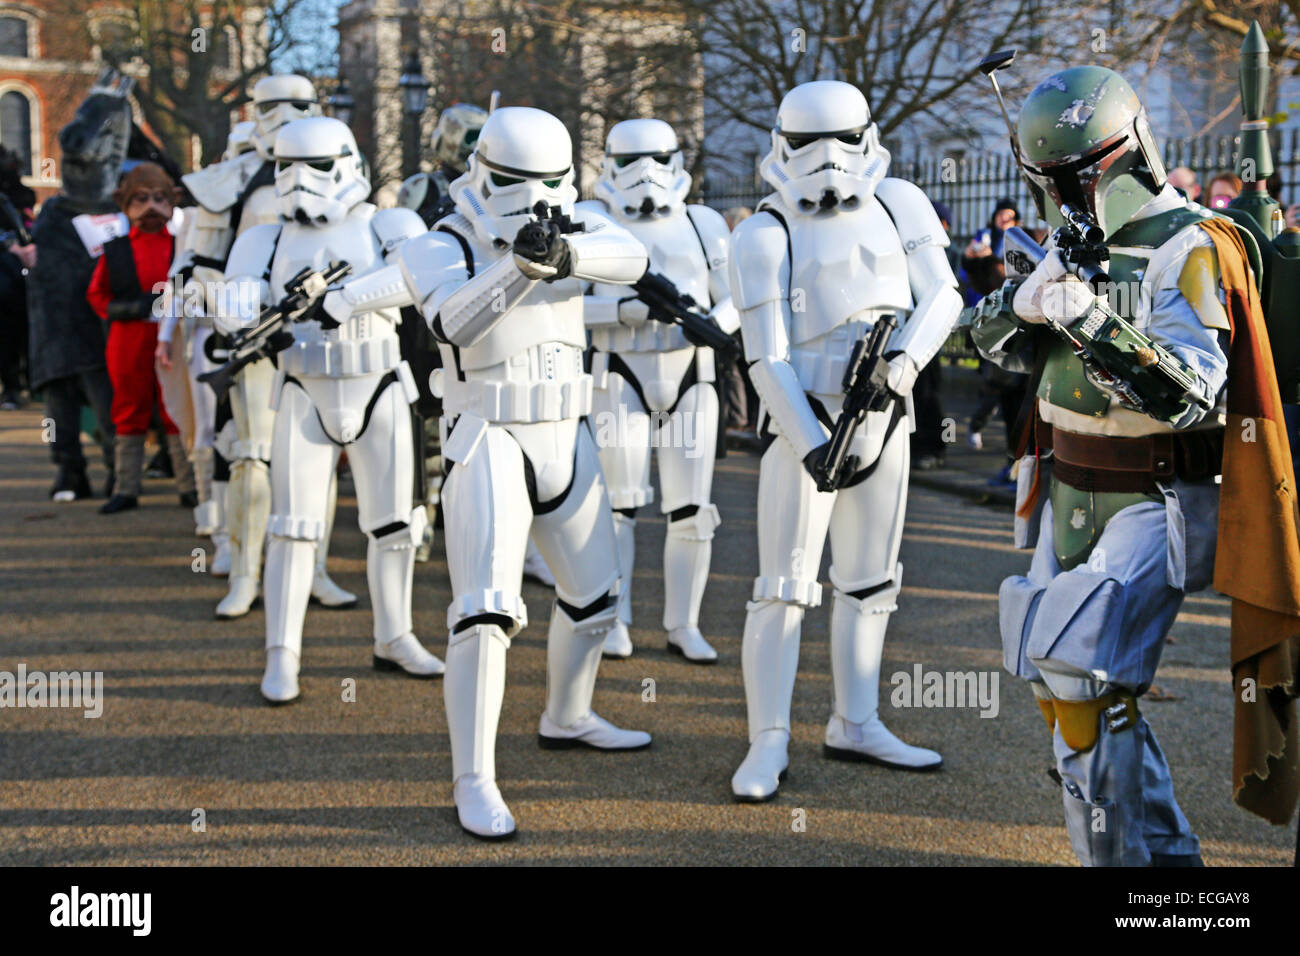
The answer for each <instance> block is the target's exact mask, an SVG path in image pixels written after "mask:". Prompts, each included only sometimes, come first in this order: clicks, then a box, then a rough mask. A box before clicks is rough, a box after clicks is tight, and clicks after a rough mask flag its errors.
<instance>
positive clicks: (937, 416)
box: [912, 200, 960, 471]
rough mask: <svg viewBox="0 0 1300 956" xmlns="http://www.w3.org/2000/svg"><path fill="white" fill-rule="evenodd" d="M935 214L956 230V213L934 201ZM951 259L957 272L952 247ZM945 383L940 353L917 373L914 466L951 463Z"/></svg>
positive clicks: (923, 467) (947, 229)
mask: <svg viewBox="0 0 1300 956" xmlns="http://www.w3.org/2000/svg"><path fill="white" fill-rule="evenodd" d="M930 204H931V205H932V206H934V211H935V214H936V215H938V217H939V223H940V224H941V225H942V226H943V231H944V232H947V233H950V232H951V230H952V213H951V212H949V211H948V207H947V206H945V205H944V204H943V203H941V202H935V201H933V200H931V203H930ZM948 258H949V259H950V260H952V265H953V271H954V273H955V272H956V270H957V268H959V267H960V262H959V261H957V256H956V253H955V252H954V250H953V249H952V247H951V246H949V248H948ZM942 386H943V369H942V366H941V365H940V357H939V356H938V355H936V356H935V357H934V358H933V359H931V360H930V362H929V364H928V365H926V367H925V368H923V369H921V371H920V372H919V373H918V374H917V376H916V384H915V385H914V386H913V387H912V408H913V411H914V412H915V413H916V431H914V432H912V467H913V468H919V469H921V470H922V471H929V470H931V469H934V468H942V467H943V466H944V465H946V464H947V460H948V454H947V451H948V447H947V445H946V444H945V443H944V440H943V403H942V400H941V398H940V389H941V388H942Z"/></svg>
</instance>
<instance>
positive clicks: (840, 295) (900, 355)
mask: <svg viewBox="0 0 1300 956" xmlns="http://www.w3.org/2000/svg"><path fill="white" fill-rule="evenodd" d="M888 164H889V154H888V152H886V151H885V150H884V149H883V148H881V146H880V144H879V140H878V134H877V131H876V127H875V125H874V124H873V123H872V122H871V116H870V112H869V110H868V108H867V102H866V99H865V98H864V97H863V95H862V93H861V92H859V91H858V90H857V89H856V88H855V87H853V86H850V85H849V84H846V83H841V82H838V81H817V82H812V83H805V84H802V85H800V86H797V87H795V88H794V89H793V90H791V91H790V92H789V93H788V94H786V96H785V98H784V99H783V100H782V102H781V107H780V110H779V112H778V114H777V126H776V128H775V129H774V130H773V131H772V149H771V151H770V152H769V153H768V155H767V157H766V158H765V159H764V160H763V163H762V166H761V172H762V175H763V177H764V178H765V179H766V180H767V181H768V182H769V183H771V184H772V185H773V186H774V187H775V188H776V190H777V191H776V192H775V193H774V194H772V195H771V196H769V197H768V198H767V199H765V200H764V201H763V203H762V204H761V205H760V207H759V212H758V213H756V214H755V215H754V216H752V217H750V218H749V219H747V220H746V221H745V222H743V223H741V224H740V225H739V226H738V227H737V228H736V231H735V233H734V234H733V238H732V249H731V289H732V293H733V295H734V297H735V302H736V306H737V308H738V309H739V310H740V319H741V327H742V329H743V333H744V340H745V357H746V360H747V361H748V362H749V363H750V364H749V369H750V376H751V378H752V380H753V383H754V388H755V390H756V391H757V392H758V395H759V398H760V399H761V401H762V405H763V419H764V431H766V432H767V433H768V434H770V435H771V436H772V438H771V444H770V445H769V447H768V448H767V450H766V451H765V452H764V454H763V459H762V464H761V469H760V473H759V487H758V516H759V518H758V526H759V536H758V550H759V577H758V578H757V580H755V582H754V591H753V596H752V600H751V601H750V602H749V603H748V604H747V605H746V611H747V614H746V618H745V631H744V643H743V646H742V667H743V671H744V679H745V698H746V702H747V705H748V717H749V741H750V747H749V753H748V755H747V756H746V758H745V760H744V762H743V763H742V764H741V765H740V768H739V769H738V770H737V771H736V773H735V775H734V776H733V777H732V781H731V785H732V791H733V792H734V794H735V796H736V798H737V799H738V800H742V801H759V800H767V799H769V798H771V797H772V796H774V795H775V794H776V792H777V788H778V787H779V781H780V779H781V778H783V777H784V776H785V771H786V767H787V765H788V758H787V745H788V743H789V739H790V698H791V694H792V692H793V689H794V680H795V673H796V671H797V668H798V659H799V632H800V625H801V622H802V619H803V615H804V612H805V610H806V609H807V608H812V607H816V606H818V605H819V604H820V603H821V597H822V591H821V585H820V584H819V583H818V581H817V570H818V568H819V567H820V564H821V554H822V547H823V545H824V543H825V539H826V535H827V531H828V529H829V532H830V541H831V555H832V563H831V569H830V579H831V584H832V586H833V587H834V599H833V607H832V610H831V628H830V630H831V672H832V679H833V680H832V682H833V686H834V699H833V706H832V714H831V718H830V722H829V723H828V724H827V727H826V737H825V743H826V748H825V753H826V755H827V756H828V757H833V758H839V759H850V760H864V761H870V762H874V763H880V764H883V765H885V766H889V767H894V768H901V769H908V770H931V769H935V768H937V767H939V766H940V764H941V758H940V756H939V754H937V753H935V752H933V751H930V750H924V749H921V748H918V747H911V746H908V745H907V744H905V743H903V742H902V741H900V740H898V739H897V738H896V737H895V736H894V735H893V734H892V733H890V732H889V730H887V729H886V728H885V726H884V724H883V723H882V722H881V720H880V717H879V715H878V713H877V706H878V704H877V699H878V690H879V679H880V658H881V650H882V647H883V643H884V638H885V627H886V625H887V623H888V621H889V616H890V614H891V613H893V611H894V610H895V609H896V607H897V599H898V594H899V591H900V589H901V580H902V571H903V569H902V565H900V564H899V563H898V550H899V544H900V541H901V538H902V531H903V512H904V507H905V503H906V497H907V476H908V458H909V448H908V431H909V428H908V427H906V426H907V420H908V419H909V417H910V416H909V409H908V408H907V405H909V404H910V403H909V402H907V398H908V396H909V394H910V392H911V388H912V384H913V382H914V381H915V379H916V375H917V373H918V371H919V370H920V369H921V368H923V367H924V366H925V365H926V364H927V363H928V362H929V361H930V360H931V359H932V358H933V357H934V355H935V354H936V353H937V352H938V351H939V348H940V346H941V345H942V344H943V341H944V339H946V338H947V336H948V334H949V332H950V331H951V330H952V328H953V326H954V324H955V322H956V319H957V315H958V313H959V312H960V310H961V298H960V296H959V295H958V293H957V283H956V280H955V279H954V277H953V274H952V268H951V267H950V266H949V264H948V259H947V257H946V255H945V252H944V249H945V247H946V246H947V245H948V237H947V236H946V235H945V233H944V231H943V228H942V227H941V226H940V224H939V220H938V218H937V217H936V216H935V213H934V210H933V209H932V207H931V206H930V202H929V200H928V199H926V197H925V195H924V194H923V193H922V192H921V191H920V190H919V189H917V188H916V187H915V186H913V185H912V184H910V183H907V182H904V181H902V180H898V179H886V178H885V170H886V167H887V166H888ZM886 314H892V315H894V316H896V317H897V318H898V320H899V324H900V328H899V330H898V331H897V332H896V333H895V334H894V336H893V339H892V341H891V342H890V343H889V344H888V346H887V350H886V353H885V354H886V356H887V357H888V358H889V360H890V369H891V370H890V374H889V382H888V384H889V388H890V390H891V391H892V392H893V393H894V396H895V398H894V401H893V403H892V406H891V407H890V408H889V409H887V410H885V411H880V412H870V413H868V415H867V418H866V421H865V422H864V423H863V425H862V426H861V427H860V428H859V429H858V431H857V434H856V435H855V437H854V441H853V445H852V447H851V449H850V451H851V454H853V455H855V456H856V457H857V461H856V463H855V465H854V467H853V468H851V469H846V472H848V473H846V475H845V480H844V482H843V483H842V484H841V486H840V488H839V489H838V490H836V491H833V492H828V493H822V492H819V491H818V490H817V487H816V483H815V482H814V480H813V478H812V471H813V469H814V468H815V467H816V465H817V464H818V463H819V462H820V460H821V457H822V456H824V455H825V453H826V450H827V447H828V442H827V439H828V436H829V429H830V426H831V425H832V423H833V422H834V421H835V419H836V417H837V415H838V414H839V411H840V407H841V401H842V398H843V392H842V380H843V375H844V370H845V366H846V364H847V361H848V358H849V354H850V352H851V351H852V349H853V345H854V343H855V342H856V341H858V340H859V339H862V338H864V337H865V336H866V335H867V333H868V332H869V331H870V329H871V328H872V326H873V325H874V323H875V322H876V320H877V319H878V318H880V317H881V316H882V315H886Z"/></svg>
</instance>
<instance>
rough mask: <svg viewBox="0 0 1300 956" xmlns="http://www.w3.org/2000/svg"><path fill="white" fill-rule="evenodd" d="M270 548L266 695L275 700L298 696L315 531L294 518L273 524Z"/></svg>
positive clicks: (276, 518) (264, 683) (263, 676)
mask: <svg viewBox="0 0 1300 956" xmlns="http://www.w3.org/2000/svg"><path fill="white" fill-rule="evenodd" d="M269 530H270V542H269V543H268V545H267V549H266V581H265V584H266V587H265V591H266V672H265V673H264V674H263V675H262V696H263V697H265V698H266V700H267V701H268V702H269V703H271V704H287V703H289V702H291V701H294V700H297V699H298V667H299V663H300V661H301V658H302V625H303V619H304V618H305V617H306V615H307V595H308V593H309V592H310V590H311V571H312V557H313V554H314V551H315V548H316V541H315V539H314V535H313V533H312V532H313V531H319V526H318V527H317V528H315V529H311V528H304V527H302V522H301V521H297V520H295V519H293V518H282V517H279V516H277V517H275V518H273V519H271V522H270V529H269Z"/></svg>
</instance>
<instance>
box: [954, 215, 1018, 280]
mask: <svg viewBox="0 0 1300 956" xmlns="http://www.w3.org/2000/svg"><path fill="white" fill-rule="evenodd" d="M1018 225H1020V212H1019V210H1017V209H1016V204H1015V202H1014V201H1012V200H1010V199H999V200H998V204H997V206H996V207H994V209H993V215H992V216H990V217H989V224H988V225H987V226H985V227H984V228H983V229H981V230H980V231H979V232H977V233H975V235H974V236H972V237H971V241H970V242H969V243H968V244H967V246H966V251H965V252H963V253H962V256H961V275H960V276H959V278H960V279H961V280H962V284H963V286H965V288H966V304H967V305H974V304H975V303H977V302H978V301H979V300H980V299H982V298H983V297H984V296H986V295H988V294H989V293H990V292H992V291H993V290H994V289H996V288H998V287H999V286H1000V285H1002V281H1003V279H1005V278H1006V272H1005V270H1004V269H1003V268H1002V235H1003V233H1005V232H1006V231H1007V230H1008V229H1010V228H1011V227H1012V226H1018Z"/></svg>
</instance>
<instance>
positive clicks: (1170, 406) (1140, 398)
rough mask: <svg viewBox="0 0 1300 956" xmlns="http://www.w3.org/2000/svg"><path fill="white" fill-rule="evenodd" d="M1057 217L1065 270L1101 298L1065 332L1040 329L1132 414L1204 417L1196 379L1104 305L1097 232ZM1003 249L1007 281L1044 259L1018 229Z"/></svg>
mask: <svg viewBox="0 0 1300 956" xmlns="http://www.w3.org/2000/svg"><path fill="white" fill-rule="evenodd" d="M1061 211H1062V212H1063V213H1064V214H1065V216H1066V222H1067V225H1065V226H1062V227H1061V228H1060V229H1058V230H1057V231H1056V236H1055V238H1056V246H1057V251H1058V253H1059V254H1060V256H1061V259H1062V261H1063V262H1064V263H1065V264H1066V268H1068V269H1069V270H1070V271H1071V272H1073V273H1074V274H1075V275H1077V276H1078V277H1079V278H1080V279H1082V280H1083V281H1084V282H1086V283H1088V284H1089V285H1090V286H1091V287H1092V289H1093V291H1094V292H1098V293H1099V295H1100V297H1099V298H1098V299H1097V302H1096V304H1095V305H1094V306H1093V307H1092V309H1091V310H1090V311H1089V312H1088V314H1087V315H1085V316H1083V317H1082V318H1081V319H1079V320H1078V321H1077V322H1074V323H1073V324H1071V326H1070V327H1069V328H1067V327H1066V326H1064V325H1062V324H1061V323H1060V322H1054V321H1053V320H1052V319H1050V318H1047V319H1046V321H1045V323H1044V324H1045V325H1046V326H1047V328H1048V329H1050V330H1051V331H1052V332H1053V333H1054V334H1055V335H1057V336H1059V337H1060V338H1062V339H1064V340H1065V341H1066V342H1067V343H1068V344H1069V346H1070V350H1071V351H1073V352H1074V354H1075V356H1076V357H1077V358H1078V359H1079V361H1080V362H1081V363H1082V364H1083V367H1084V371H1085V373H1086V374H1087V376H1088V378H1089V379H1090V380H1091V381H1092V382H1093V383H1094V384H1096V385H1097V386H1099V387H1100V388H1102V389H1105V390H1106V391H1109V392H1112V393H1113V394H1115V395H1116V396H1117V397H1118V398H1119V399H1120V401H1121V402H1123V403H1124V404H1125V405H1128V406H1129V407H1130V408H1133V409H1136V410H1137V411H1140V412H1143V413H1144V414H1147V415H1150V416H1152V417H1153V418H1157V419H1160V420H1162V421H1168V420H1170V419H1172V418H1175V417H1177V416H1178V415H1179V414H1180V413H1181V411H1182V410H1183V409H1184V408H1185V407H1186V406H1187V404H1188V403H1192V404H1195V405H1199V406H1200V407H1201V408H1204V409H1206V410H1207V411H1208V410H1209V409H1211V408H1213V407H1214V398H1213V396H1207V395H1205V394H1204V392H1203V391H1202V389H1201V385H1200V382H1199V380H1198V379H1197V378H1196V376H1195V375H1194V374H1193V373H1192V372H1191V371H1189V370H1188V369H1187V367H1186V366H1185V365H1183V363H1182V362H1180V361H1179V360H1178V359H1177V358H1175V357H1174V355H1173V354H1172V353H1170V352H1169V351H1168V350H1167V349H1165V348H1164V347H1163V346H1161V345H1160V344H1159V343H1158V342H1156V341H1155V340H1154V339H1152V338H1151V337H1150V336H1148V335H1146V334H1144V333H1143V332H1141V331H1139V330H1138V329H1135V328H1134V327H1133V326H1132V325H1131V324H1129V323H1128V322H1127V321H1125V320H1124V319H1123V318H1122V317H1121V316H1120V315H1119V313H1117V312H1115V310H1114V309H1112V308H1111V307H1110V304H1109V303H1108V302H1107V301H1106V298H1105V296H1104V294H1102V293H1104V292H1105V287H1106V285H1107V284H1108V283H1109V282H1110V278H1109V276H1107V274H1106V273H1105V272H1104V271H1103V269H1102V264H1103V263H1104V262H1105V261H1106V258H1108V254H1107V256H1106V257H1104V258H1103V257H1099V252H1104V250H1105V246H1104V245H1102V244H1101V229H1100V228H1099V227H1098V226H1097V225H1096V224H1094V223H1092V222H1091V221H1090V220H1089V218H1088V217H1087V216H1086V215H1085V214H1083V213H1080V212H1078V211H1075V210H1072V209H1071V208H1070V207H1069V206H1065V207H1062V210H1061ZM1092 230H1095V232H1093V231H1092ZM1003 245H1004V253H1003V255H1004V258H1005V261H1006V268H1007V278H1008V279H1010V278H1013V277H1015V276H1019V277H1022V278H1023V277H1024V276H1026V275H1028V274H1029V272H1031V271H1033V268H1034V266H1036V265H1037V264H1038V263H1039V262H1041V261H1042V260H1043V257H1044V256H1046V255H1047V253H1046V251H1045V250H1044V249H1043V247H1042V246H1040V245H1039V244H1038V243H1036V242H1035V241H1034V240H1033V238H1032V237H1031V236H1029V235H1028V234H1027V233H1026V232H1025V231H1024V230H1023V229H1021V228H1020V227H1018V226H1013V227H1012V228H1011V229H1008V230H1007V231H1006V234H1005V235H1004V236H1003ZM1099 246H1100V250H1099V249H1098V247H1099Z"/></svg>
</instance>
